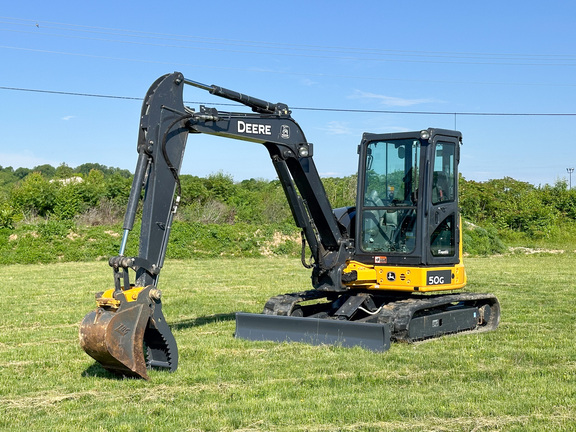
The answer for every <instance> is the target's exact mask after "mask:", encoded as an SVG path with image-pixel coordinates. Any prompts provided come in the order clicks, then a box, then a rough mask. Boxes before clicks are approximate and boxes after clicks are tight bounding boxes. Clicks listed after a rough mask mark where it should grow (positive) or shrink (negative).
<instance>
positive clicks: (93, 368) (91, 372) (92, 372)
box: [82, 363, 126, 381]
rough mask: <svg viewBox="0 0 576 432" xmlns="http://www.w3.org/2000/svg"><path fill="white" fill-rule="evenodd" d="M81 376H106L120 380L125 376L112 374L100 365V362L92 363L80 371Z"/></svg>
mask: <svg viewBox="0 0 576 432" xmlns="http://www.w3.org/2000/svg"><path fill="white" fill-rule="evenodd" d="M82 376H83V377H84V378H90V377H97V378H108V379H110V380H114V381H121V380H123V379H126V377H125V376H122V375H116V374H113V373H112V372H108V371H107V370H106V369H104V368H103V367H102V365H100V363H94V364H92V365H90V366H88V367H87V368H86V370H85V371H84V372H82Z"/></svg>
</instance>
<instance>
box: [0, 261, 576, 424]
mask: <svg viewBox="0 0 576 432" xmlns="http://www.w3.org/2000/svg"><path fill="white" fill-rule="evenodd" d="M575 259H576V256H575V255H573V254H561V255H540V256H538V255H515V256H510V257H492V258H470V259H468V260H467V261H466V264H467V267H468V276H469V282H470V283H469V286H468V288H467V289H468V290H470V291H477V292H492V293H494V294H496V295H497V296H498V297H499V299H500V301H501V304H502V321H501V326H500V328H499V329H498V330H497V331H496V332H492V333H485V334H478V335H459V336H450V337H444V338H441V339H437V340H432V341H428V342H424V343H418V344H412V345H408V344H394V345H393V346H392V348H391V349H390V350H389V351H388V352H386V353H380V354H378V353H373V352H368V351H364V350H362V349H360V348H354V349H344V348H338V347H326V346H321V347H318V346H307V345H302V344H286V343H284V344H276V343H272V342H249V341H243V340H238V339H235V338H234V337H233V333H234V312H236V311H248V312H260V310H261V308H262V306H263V304H264V302H265V300H266V299H267V298H268V297H270V296H272V295H275V294H280V293H284V292H290V291H293V290H300V289H302V288H308V287H309V274H308V272H307V271H306V270H305V269H303V268H301V266H300V264H299V262H298V260H293V259H284V258H274V259H269V258H261V259H258V258H255V259H248V260H240V259H210V260H201V261H168V262H167V264H166V266H165V269H164V271H163V273H162V277H161V282H160V287H161V288H162V290H163V293H164V297H163V302H164V312H165V314H166V317H167V319H168V321H169V322H170V323H171V325H172V328H173V330H174V334H175V336H176V339H177V341H178V344H179V350H180V366H179V369H178V371H177V372H175V373H173V374H170V373H165V372H158V371H152V372H151V373H150V377H151V380H150V381H148V382H147V381H143V380H135V379H118V378H115V377H114V376H112V375H110V374H108V373H107V372H106V371H104V370H103V369H102V368H101V367H100V366H98V365H96V364H95V363H94V361H93V360H92V359H91V358H89V357H88V356H87V355H86V354H84V352H83V351H82V349H81V348H80V346H79V344H78V325H79V323H80V321H81V320H82V318H83V317H84V315H85V314H86V313H88V312H89V311H90V310H91V309H92V308H93V307H94V304H93V303H94V301H93V299H94V292H96V291H101V290H103V289H106V288H109V287H111V285H112V270H111V269H109V267H108V266H107V264H105V263H102V262H99V263H88V264H87V263H79V264H71V263H66V264H52V265H26V266H25V265H11V266H5V267H4V272H3V275H4V276H3V287H4V288H3V289H4V293H3V294H2V297H1V302H2V313H1V314H0V429H2V430H12V431H16V430H27V431H38V430H43V431H44V430H52V431H217V430H224V431H233V430H238V431H546V430H548V431H575V430H576V344H575V342H576V335H575V333H576V320H575V317H576V314H575V304H576V290H575V288H576V282H575V278H574V276H575V274H576V268H575V266H574V260H575Z"/></svg>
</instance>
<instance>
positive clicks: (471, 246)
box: [462, 222, 507, 255]
mask: <svg viewBox="0 0 576 432" xmlns="http://www.w3.org/2000/svg"><path fill="white" fill-rule="evenodd" d="M462 237H463V239H462V241H463V242H464V243H463V249H464V252H465V253H468V254H470V255H493V254H499V253H504V252H506V250H507V248H506V246H505V245H504V243H503V242H502V240H501V239H500V237H499V236H498V231H497V230H496V229H495V228H493V227H491V228H487V229H485V228H481V227H479V226H477V225H474V224H472V223H470V222H464V227H463V230H462Z"/></svg>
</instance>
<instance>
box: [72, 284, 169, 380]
mask: <svg viewBox="0 0 576 432" xmlns="http://www.w3.org/2000/svg"><path fill="white" fill-rule="evenodd" d="M157 291H158V290H152V295H151V288H150V287H148V288H144V289H142V288H135V289H131V290H127V291H122V292H118V293H114V290H109V291H107V292H105V293H100V294H99V295H97V299H96V302H97V305H98V307H97V308H96V309H95V310H94V311H92V312H90V313H89V314H88V315H86V316H85V317H84V320H83V321H82V323H81V325H80V331H79V336H80V345H81V346H82V348H83V349H84V351H85V352H86V353H87V354H88V355H89V356H90V357H92V358H93V359H94V360H96V361H97V362H98V363H100V364H101V365H102V367H103V368H104V369H106V370H108V371H110V372H112V373H114V374H117V375H123V376H127V377H139V378H144V379H146V380H147V379H148V373H147V369H148V368H150V367H157V368H165V369H169V370H170V371H174V370H176V367H177V364H178V355H177V349H176V342H175V340H174V337H173V336H172V333H171V332H170V329H169V327H168V325H167V324H166V323H165V320H164V317H163V315H162V311H161V304H160V300H159V297H158V298H154V293H155V292H157Z"/></svg>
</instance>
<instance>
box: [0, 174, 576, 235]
mask: <svg viewBox="0 0 576 432" xmlns="http://www.w3.org/2000/svg"><path fill="white" fill-rule="evenodd" d="M323 182H324V185H325V189H326V192H327V194H328V197H329V199H330V202H331V203H332V205H333V207H335V208H336V207H344V206H353V205H354V203H355V196H356V176H347V177H342V178H324V179H323ZM131 184H132V174H131V173H130V172H129V171H128V170H122V169H119V168H111V167H106V166H103V165H100V164H83V165H80V166H78V167H76V168H71V167H69V166H67V165H65V164H62V165H60V166H58V167H52V166H50V165H41V166H38V167H35V168H33V169H27V168H18V169H13V168H12V167H5V168H3V167H0V228H7V229H14V227H15V226H16V225H17V224H25V223H32V222H34V221H38V219H44V220H56V221H58V220H61V221H75V223H78V224H86V225H114V224H116V223H119V222H120V221H121V220H122V218H123V213H124V208H125V203H126V201H127V199H128V195H129V192H130V187H131ZM181 184H182V201H181V205H180V210H179V214H178V220H179V221H182V222H194V223H204V224H228V225H233V224H236V223H247V224H254V225H259V224H275V225H286V224H288V225H289V224H293V221H292V216H291V212H290V209H289V207H288V204H287V202H286V198H285V196H284V192H283V190H282V187H281V185H280V182H279V181H278V180H271V181H269V180H264V179H248V180H243V181H240V182H235V181H234V180H233V178H232V176H230V175H228V174H225V173H222V172H218V173H215V174H212V175H209V176H207V177H202V178H201V177H197V176H192V175H182V176H181ZM459 185H460V186H459V187H460V207H461V210H462V216H463V218H464V220H465V221H467V223H469V224H470V225H471V226H478V227H482V228H483V229H484V230H488V231H491V232H495V233H499V235H501V236H502V235H503V236H506V235H512V234H513V233H522V234H523V235H525V236H527V237H528V238H544V237H546V236H549V235H550V234H551V233H552V232H553V231H554V230H557V229H558V227H559V226H572V225H574V227H576V192H575V191H574V190H570V189H569V188H568V185H567V183H566V182H565V181H562V180H559V181H557V182H556V183H555V184H554V185H544V186H534V185H532V184H530V183H526V182H522V181H518V180H514V179H512V178H510V177H505V178H503V179H495V180H489V181H486V182H477V181H474V180H466V179H465V178H464V177H460V183H459ZM575 231H576V229H575Z"/></svg>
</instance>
